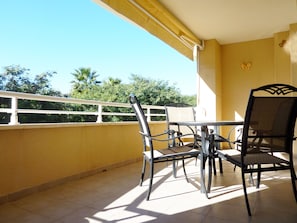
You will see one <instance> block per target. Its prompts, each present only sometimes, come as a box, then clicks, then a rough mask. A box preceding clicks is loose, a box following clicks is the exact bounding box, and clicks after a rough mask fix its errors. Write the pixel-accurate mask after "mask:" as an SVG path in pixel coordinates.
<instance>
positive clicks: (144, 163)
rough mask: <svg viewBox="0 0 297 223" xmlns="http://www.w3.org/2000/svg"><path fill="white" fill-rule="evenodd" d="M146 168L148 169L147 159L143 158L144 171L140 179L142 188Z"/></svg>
mask: <svg viewBox="0 0 297 223" xmlns="http://www.w3.org/2000/svg"><path fill="white" fill-rule="evenodd" d="M145 168H146V160H145V158H143V161H142V170H141V177H140V183H139V185H140V186H142V183H143V179H144V174H145Z"/></svg>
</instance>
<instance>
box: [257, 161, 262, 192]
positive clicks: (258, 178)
mask: <svg viewBox="0 0 297 223" xmlns="http://www.w3.org/2000/svg"><path fill="white" fill-rule="evenodd" d="M260 168H261V165H260V164H258V172H257V185H256V188H257V189H258V188H259V187H260V182H261V171H260Z"/></svg>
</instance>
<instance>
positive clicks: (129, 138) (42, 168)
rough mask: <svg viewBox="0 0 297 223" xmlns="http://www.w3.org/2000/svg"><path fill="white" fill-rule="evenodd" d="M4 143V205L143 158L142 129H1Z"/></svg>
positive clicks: (160, 128) (0, 176) (0, 172)
mask: <svg viewBox="0 0 297 223" xmlns="http://www.w3.org/2000/svg"><path fill="white" fill-rule="evenodd" d="M165 129H166V124H165V123H161V124H160V123H159V124H158V123H151V130H152V132H153V133H154V132H164V130H165ZM0 142H1V147H0V154H1V156H0V185H1V186H0V202H1V201H6V200H11V199H13V197H18V196H19V197H20V196H22V195H24V194H26V193H30V192H34V191H36V190H40V189H41V188H46V187H48V186H51V185H54V184H57V183H61V182H63V181H65V180H67V179H68V180H69V179H73V178H78V177H82V176H85V175H88V174H92V173H95V172H97V171H102V170H104V169H108V168H113V167H117V166H120V165H124V164H127V163H130V162H135V161H137V160H140V159H141V158H142V141H141V137H140V134H139V128H138V124H137V123H117V124H106V123H104V124H87V125H60V126H59V125H56V126H50V125H48V126H47V125H37V126H30V125H28V126H19V127H12V126H8V127H0Z"/></svg>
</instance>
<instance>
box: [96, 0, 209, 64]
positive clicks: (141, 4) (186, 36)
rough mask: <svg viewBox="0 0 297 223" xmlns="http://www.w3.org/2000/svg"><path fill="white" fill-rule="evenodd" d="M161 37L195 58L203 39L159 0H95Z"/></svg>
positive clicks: (191, 57) (186, 54)
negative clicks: (195, 52)
mask: <svg viewBox="0 0 297 223" xmlns="http://www.w3.org/2000/svg"><path fill="white" fill-rule="evenodd" d="M94 1H95V2H96V3H98V4H99V5H101V6H103V7H107V8H108V9H109V11H113V12H115V13H117V14H119V15H120V16H121V17H124V18H125V19H128V20H129V21H130V22H133V23H135V24H137V25H138V26H140V27H142V28H143V29H145V30H146V31H148V32H149V33H151V34H152V35H154V36H156V37H157V38H159V39H161V40H162V41H164V42H165V43H167V44H168V45H170V46H171V47H172V48H174V49H176V50H177V51H178V52H180V53H182V54H183V55H185V56H187V57H188V58H190V59H191V60H193V59H194V55H193V52H194V51H195V50H196V49H197V47H199V48H202V47H203V41H202V40H200V39H199V38H198V37H197V36H195V35H194V34H193V32H191V30H190V29H188V28H187V27H186V26H185V25H184V24H183V23H182V22H181V21H179V20H178V19H177V18H176V17H175V16H174V15H173V14H172V13H170V11H168V10H167V9H166V8H165V7H164V6H163V5H162V4H161V3H160V2H159V1H158V0H120V1H119V0H94Z"/></svg>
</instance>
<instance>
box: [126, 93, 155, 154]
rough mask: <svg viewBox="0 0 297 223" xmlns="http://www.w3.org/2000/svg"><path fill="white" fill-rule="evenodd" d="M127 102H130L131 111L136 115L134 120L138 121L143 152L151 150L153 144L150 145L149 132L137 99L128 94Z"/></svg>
mask: <svg viewBox="0 0 297 223" xmlns="http://www.w3.org/2000/svg"><path fill="white" fill-rule="evenodd" d="M129 102H130V104H131V106H132V109H133V111H134V113H135V115H136V118H137V120H138V124H139V128H140V132H141V135H142V139H143V145H144V150H146V149H147V147H149V148H152V147H153V144H152V140H151V138H150V136H151V131H150V128H149V125H148V122H147V119H146V116H145V114H144V112H143V109H142V107H141V105H140V103H139V101H138V99H137V97H136V96H135V95H133V94H130V96H129Z"/></svg>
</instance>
